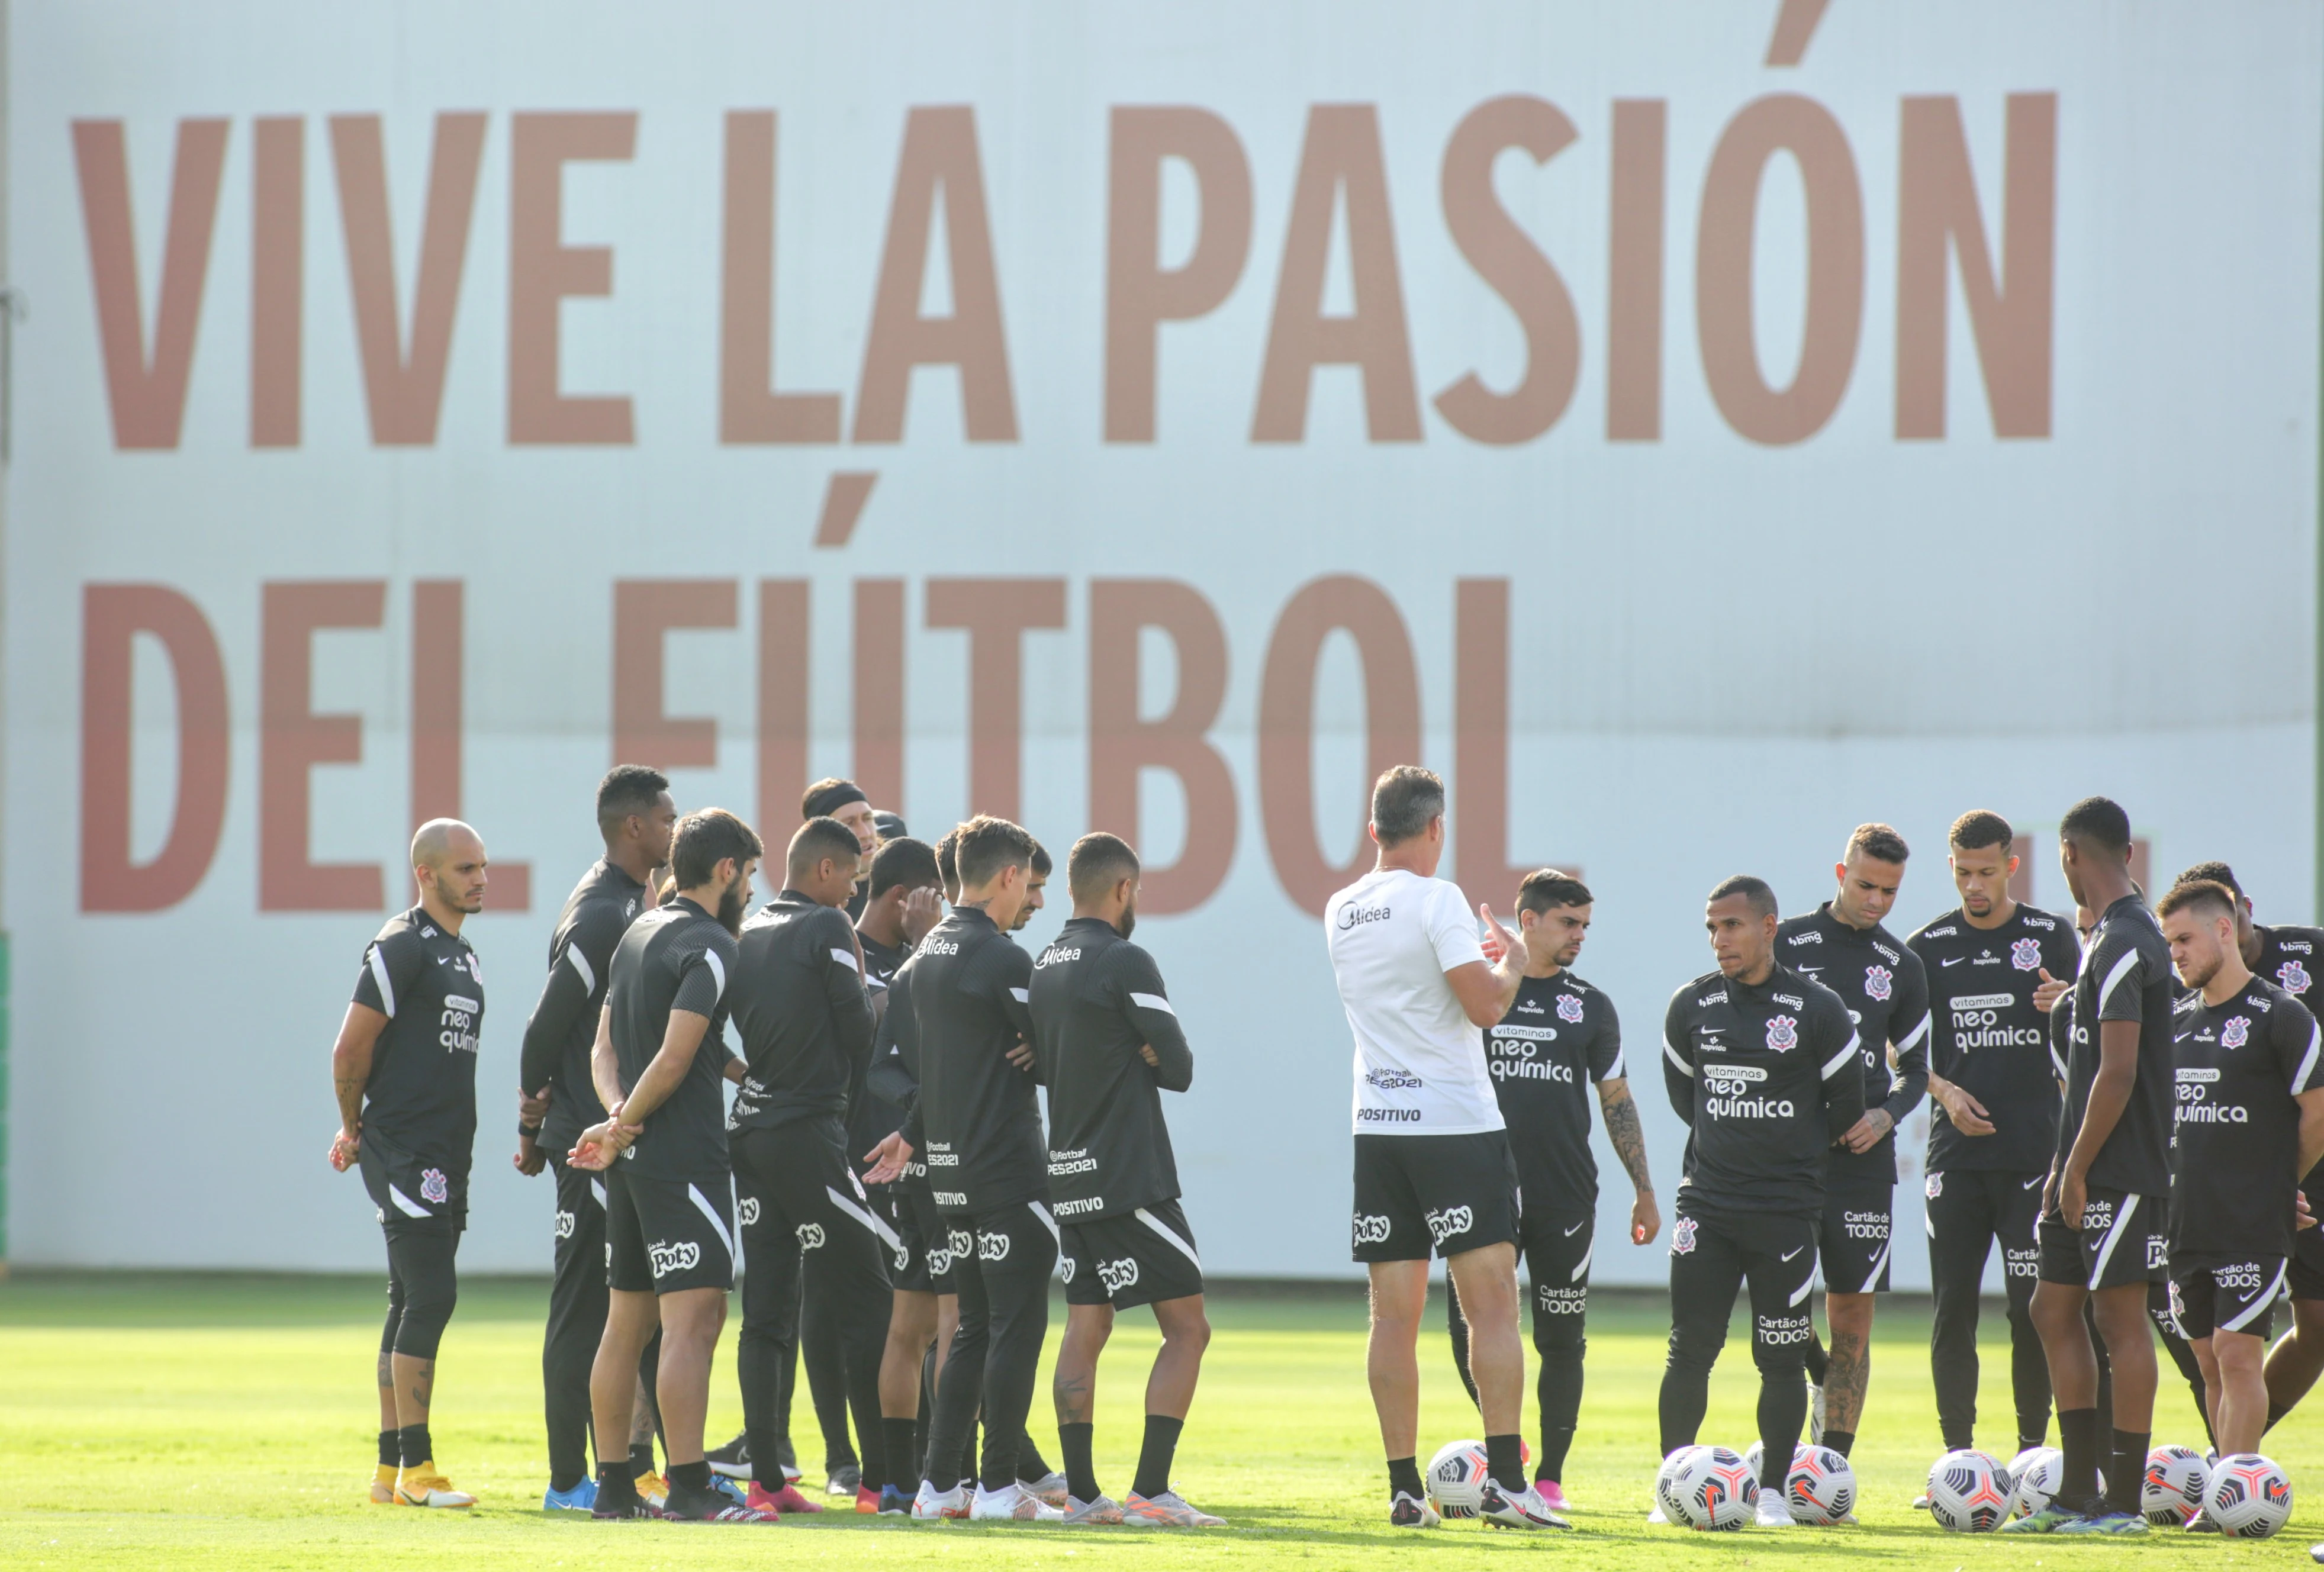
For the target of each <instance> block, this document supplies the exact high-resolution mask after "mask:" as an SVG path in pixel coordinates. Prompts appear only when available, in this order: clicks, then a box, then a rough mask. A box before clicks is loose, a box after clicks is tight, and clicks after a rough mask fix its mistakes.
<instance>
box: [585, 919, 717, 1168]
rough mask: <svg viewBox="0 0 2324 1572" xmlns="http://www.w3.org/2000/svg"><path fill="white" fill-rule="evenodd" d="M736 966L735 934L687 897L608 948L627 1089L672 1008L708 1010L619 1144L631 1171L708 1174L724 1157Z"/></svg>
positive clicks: (617, 1045)
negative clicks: (683, 1065)
mask: <svg viewBox="0 0 2324 1572" xmlns="http://www.w3.org/2000/svg"><path fill="white" fill-rule="evenodd" d="M735 966H736V960H735V950H734V935H733V934H732V933H728V932H727V931H726V929H725V925H724V924H722V923H720V922H719V921H718V919H717V918H715V917H714V916H712V915H710V914H709V913H708V912H705V911H704V910H703V909H702V908H701V907H700V906H696V905H695V904H694V903H693V902H692V901H690V900H686V899H684V898H679V899H677V900H673V901H671V902H670V903H669V905H668V906H656V907H655V908H654V909H653V910H652V911H650V912H648V913H646V914H645V915H643V916H641V917H640V918H639V919H638V920H637V921H636V922H634V923H632V924H630V929H629V932H628V933H624V934H622V942H621V943H620V944H618V945H616V946H615V947H614V949H613V968H612V972H611V975H610V978H609V979H608V980H607V982H606V985H605V1007H606V1008H607V1009H608V1010H609V1011H611V1012H612V1016H613V1020H612V1026H613V1053H614V1057H615V1059H616V1060H617V1062H618V1063H619V1068H620V1072H621V1081H622V1093H623V1095H624V1096H626V1095H627V1094H628V1093H629V1092H630V1091H631V1090H632V1089H634V1088H635V1087H636V1086H637V1084H638V1078H639V1077H640V1076H641V1075H643V1074H644V1073H645V1072H646V1067H647V1066H648V1065H650V1064H651V1063H652V1062H654V1056H655V1055H656V1054H658V1053H660V1052H661V1043H662V1038H663V1036H664V1035H665V1034H667V1033H668V1032H669V1016H670V1012H671V1011H672V1010H685V1011H688V1012H690V1013H691V1014H694V1015H697V1016H708V1017H709V1019H710V1027H709V1030H707V1031H705V1032H704V1033H703V1034H702V1042H701V1044H700V1046H698V1047H696V1049H695V1051H694V1062H693V1063H692V1064H690V1065H688V1066H687V1071H686V1076H685V1079H684V1080H680V1081H679V1082H678V1089H677V1090H675V1091H673V1092H671V1093H670V1094H669V1099H667V1100H666V1101H664V1102H663V1104H662V1105H661V1106H660V1107H659V1108H656V1109H654V1111H653V1112H652V1113H650V1114H648V1115H647V1116H646V1123H645V1134H643V1135H640V1136H639V1137H638V1138H637V1142H636V1144H635V1145H632V1146H631V1147H630V1149H629V1150H628V1151H626V1152H624V1153H622V1161H624V1162H627V1163H634V1164H635V1165H636V1166H635V1168H634V1169H633V1170H632V1172H637V1173H641V1174H646V1175H650V1176H651V1177H654V1178H659V1179H684V1180H688V1181H694V1180H715V1179H721V1178H723V1177H724V1175H725V1174H726V1172H727V1171H728V1170H727V1165H726V1098H725V1094H724V1091H723V1090H722V1086H723V1084H724V1080H725V1074H724V1068H725V1063H726V1059H727V1053H726V1044H725V1042H724V1027H725V1022H726V989H727V985H728V982H729V980H730V979H732V978H733V975H734V971H735Z"/></svg>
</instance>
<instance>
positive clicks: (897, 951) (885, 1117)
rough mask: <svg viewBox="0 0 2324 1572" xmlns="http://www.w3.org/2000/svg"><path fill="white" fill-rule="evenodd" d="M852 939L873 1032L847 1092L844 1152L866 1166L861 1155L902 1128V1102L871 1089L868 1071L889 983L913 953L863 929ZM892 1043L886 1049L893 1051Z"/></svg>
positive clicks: (874, 1054)
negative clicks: (859, 959) (856, 946)
mask: <svg viewBox="0 0 2324 1572" xmlns="http://www.w3.org/2000/svg"><path fill="white" fill-rule="evenodd" d="M855 942H857V943H858V944H860V945H862V947H863V988H864V992H865V993H867V994H868V995H870V996H871V1016H872V1021H873V1023H874V1035H873V1040H872V1049H871V1053H870V1054H868V1055H866V1057H865V1059H864V1070H863V1072H862V1073H860V1074H858V1075H857V1076H856V1078H855V1080H854V1082H853V1085H852V1086H851V1087H850V1088H849V1089H848V1093H847V1154H848V1160H849V1161H850V1162H853V1163H856V1164H857V1166H859V1167H862V1166H865V1164H864V1163H863V1162H862V1158H863V1154H865V1153H866V1152H869V1151H870V1150H871V1148H872V1147H874V1146H877V1145H879V1144H880V1143H881V1142H882V1141H884V1140H886V1139H887V1138H888V1137H889V1136H890V1135H894V1134H895V1133H896V1132H897V1131H898V1130H900V1129H902V1128H903V1127H904V1109H903V1105H902V1104H901V1103H897V1102H891V1101H890V1100H889V1099H887V1098H885V1097H882V1096H881V1095H880V1093H878V1092H876V1091H874V1090H872V1089H871V1085H870V1080H869V1073H870V1070H871V1064H872V1062H874V1061H875V1060H876V1059H877V1058H878V1057H879V1055H880V1054H881V1052H882V1048H881V1038H880V1036H879V1035H878V1032H877V1026H878V1023H879V1021H880V1020H881V1016H884V1015H885V1013H886V1011H887V1007H888V984H889V981H890V979H892V978H893V977H894V976H895V975H896V970H897V968H899V967H900V966H902V965H903V964H904V962H905V961H907V960H908V959H909V958H910V956H911V953H912V948H911V946H910V945H908V944H905V945H899V946H896V947H894V948H890V946H888V945H885V944H882V943H881V942H880V941H878V940H877V939H874V938H872V937H871V936H870V935H869V934H867V933H864V932H863V931H862V929H860V928H859V929H857V930H856V931H855ZM893 1046H894V1044H893V1043H892V1042H890V1043H888V1048H889V1049H890V1050H892V1048H893Z"/></svg>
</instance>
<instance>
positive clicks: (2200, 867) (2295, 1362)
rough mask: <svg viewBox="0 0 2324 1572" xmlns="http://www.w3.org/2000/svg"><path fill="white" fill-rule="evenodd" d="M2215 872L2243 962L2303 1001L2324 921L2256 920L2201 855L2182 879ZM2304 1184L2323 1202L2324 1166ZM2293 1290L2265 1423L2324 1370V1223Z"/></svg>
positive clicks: (2272, 1361)
mask: <svg viewBox="0 0 2324 1572" xmlns="http://www.w3.org/2000/svg"><path fill="white" fill-rule="evenodd" d="M2206 878H2208V879H2212V880H2215V881H2216V882H2218V883H2219V884H2223V885H2225V886H2227V890H2228V892H2229V893H2230V894H2231V895H2233V896H2235V897H2236V948H2237V950H2238V951H2239V952H2240V953H2241V954H2242V956H2243V961H2244V965H2245V967H2246V968H2247V969H2248V970H2250V971H2252V972H2253V973H2254V974H2255V975H2256V976H2260V977H2264V978H2266V979H2268V980H2269V981H2270V982H2273V983H2274V984H2275V985H2276V986H2277V987H2278V988H2282V989H2283V991H2284V992H2286V993H2288V994H2290V995H2291V996H2292V997H2294V998H2296V999H2299V1000H2300V1001H2301V1003H2302V1004H2306V1003H2307V1001H2308V993H2309V990H2310V988H2313V987H2314V986H2315V983H2316V972H2317V968H2318V964H2319V961H2318V958H2319V956H2324V928H2295V927H2291V926H2288V925H2276V924H2271V925H2269V926H2267V927H2262V926H2261V925H2260V924H2257V923H2255V922H2254V921H2252V903H2251V896H2247V895H2246V894H2245V893H2244V887H2243V886H2242V885H2241V884H2239V883H2237V882H2236V875H2235V870H2234V869H2231V868H2229V867H2228V866H2227V864H2226V863H2224V862H2199V863H2197V864H2195V866H2194V867H2192V868H2190V869H2188V870H2187V871H2186V872H2184V873H2182V874H2181V875H2180V876H2179V878H2178V883H2180V884H2190V883H2192V882H2194V881H2195V880H2198V879H2206ZM2301 1190H2303V1191H2305V1192H2306V1193H2307V1194H2308V1195H2309V1196H2310V1197H2311V1198H2313V1200H2315V1201H2316V1202H2317V1203H2318V1204H2319V1205H2324V1172H2310V1173H2309V1174H2308V1175H2307V1177H2306V1178H2304V1179H2303V1180H2302V1181H2301ZM2286 1281H2287V1285H2288V1286H2289V1288H2290V1290H2291V1293H2292V1327H2291V1329H2290V1330H2288V1331H2286V1332H2285V1333H2284V1334H2283V1336H2282V1338H2280V1339H2278V1341H2277V1342H2276V1345H2275V1347H2273V1348H2272V1349H2270V1350H2269V1351H2268V1356H2267V1393H2268V1405H2267V1422H2268V1426H2269V1428H2270V1429H2273V1428H2274V1425H2275V1422H2276V1421H2277V1420H2281V1419H2282V1417H2283V1416H2284V1415H2285V1414H2288V1413H2290V1412H2291V1411H2292V1409H2293V1408H2294V1407H2295V1406H2297V1405H2298V1403H2299V1402H2300V1400H2301V1398H2303V1397H2305V1396H2307V1395H2308V1393H2309V1391H2310V1388H2312V1387H2313V1386H2314V1385H2315V1384H2316V1379H2317V1377H2318V1376H2319V1375H2324V1229H2319V1228H2301V1230H2299V1232H2298V1233H2296V1234H2294V1235H2293V1236H2292V1268H2291V1271H2290V1273H2289V1274H2288V1276H2287V1279H2286Z"/></svg>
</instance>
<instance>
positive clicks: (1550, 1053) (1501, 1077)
mask: <svg viewBox="0 0 2324 1572" xmlns="http://www.w3.org/2000/svg"><path fill="white" fill-rule="evenodd" d="M1485 1068H1486V1070H1487V1071H1489V1073H1490V1074H1491V1075H1492V1078H1493V1095H1494V1096H1495V1097H1497V1098H1499V1099H1500V1104H1501V1117H1502V1118H1503V1119H1504V1120H1506V1121H1507V1122H1508V1128H1509V1151H1510V1153H1511V1154H1513V1155H1514V1156H1515V1157H1516V1158H1517V1193H1518V1194H1519V1195H1520V1196H1521V1197H1522V1198H1523V1204H1524V1206H1525V1209H1526V1211H1528V1212H1536V1213H1539V1214H1541V1215H1543V1216H1545V1217H1568V1216H1572V1217H1586V1216H1588V1215H1590V1214H1591V1212H1594V1211H1595V1210H1596V1209H1597V1207H1598V1160H1597V1159H1596V1158H1595V1157H1593V1156H1591V1153H1590V1093H1589V1091H1588V1090H1587V1088H1588V1087H1591V1086H1596V1085H1598V1084H1599V1083H1600V1082H1602V1081H1609V1080H1621V1079H1622V1078H1623V1077H1624V1076H1625V1075H1626V1074H1627V1073H1628V1071H1626V1070H1625V1068H1624V1067H1623V1063H1622V1023H1621V1022H1620V1020H1618V1018H1617V1017H1616V1016H1615V1014H1614V1001H1613V1000H1612V999H1609V998H1608V997H1606V996H1605V995H1604V994H1603V993H1600V991H1599V990H1598V989H1596V988H1592V987H1591V986H1590V984H1588V983H1586V982H1584V981H1582V979H1580V978H1578V977H1576V976H1574V975H1573V974H1572V972H1570V971H1561V972H1559V973H1558V974H1557V975H1556V976H1554V977H1528V978H1526V979H1525V980H1524V981H1522V982H1520V983H1518V984H1517V997H1516V998H1514V999H1512V1000H1511V1001H1510V1002H1509V1010H1508V1014H1507V1015H1505V1016H1502V1017H1501V1022H1500V1025H1498V1026H1495V1027H1493V1028H1492V1029H1491V1030H1489V1031H1488V1032H1487V1033H1486V1034H1485Z"/></svg>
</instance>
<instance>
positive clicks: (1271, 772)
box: [1259, 575, 1420, 916]
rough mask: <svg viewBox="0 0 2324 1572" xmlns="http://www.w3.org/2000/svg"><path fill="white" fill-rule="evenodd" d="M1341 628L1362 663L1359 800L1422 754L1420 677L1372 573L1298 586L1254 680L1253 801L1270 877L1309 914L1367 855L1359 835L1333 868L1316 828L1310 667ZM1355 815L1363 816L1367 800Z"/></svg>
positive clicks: (1399, 620) (1400, 624)
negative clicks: (1390, 771)
mask: <svg viewBox="0 0 2324 1572" xmlns="http://www.w3.org/2000/svg"><path fill="white" fill-rule="evenodd" d="M1335 630H1346V631H1347V632H1348V633H1349V634H1351V635H1352V636H1353V637H1354V639H1355V641H1356V650H1357V653H1358V654H1359V655H1360V657H1361V658H1362V661H1363V667H1364V717H1365V719H1364V740H1365V749H1364V751H1365V757H1366V758H1367V760H1368V763H1367V764H1366V766H1365V776H1364V779H1363V781H1362V783H1361V786H1360V793H1361V796H1362V798H1363V800H1364V802H1365V803H1366V804H1369V800H1370V785H1371V781H1372V779H1373V777H1376V776H1378V775H1379V772H1380V771H1382V770H1384V769H1387V768H1389V767H1390V766H1391V765H1397V764H1410V763H1414V762H1416V761H1417V760H1418V759H1419V758H1420V675H1419V672H1418V669H1417V668H1416V666H1415V665H1414V662H1413V656H1412V639H1411V636H1410V635H1409V634H1408V633H1407V632H1406V630H1405V626H1404V618H1403V616H1402V615H1401V614H1400V613H1398V612H1397V609H1396V602H1394V601H1392V600H1390V599H1389V598H1388V593H1387V592H1386V591H1384V590H1382V589H1381V588H1380V587H1379V585H1378V584H1374V583H1372V582H1371V581H1370V580H1369V579H1363V578H1357V577H1354V576H1352V575H1333V576H1331V577H1328V578H1319V579H1314V580H1311V581H1309V582H1308V583H1307V584H1304V585H1302V586H1301V587H1300V589H1299V591H1298V593H1296V594H1294V595H1293V596H1292V597H1291V599H1290V601H1289V602H1288V603H1286V605H1285V606H1284V608H1283V614H1282V615H1281V616H1280V617H1278V618H1277V620H1276V623H1275V632H1274V634H1273V636H1272V637H1270V638H1269V639H1268V644H1267V664H1266V667H1265V670H1264V671H1263V673H1262V674H1261V676H1260V679H1259V819H1260V822H1261V823H1262V824H1263V825H1264V826H1265V828H1266V832H1267V850H1268V856H1269V857H1270V858H1272V859H1273V860H1274V863H1275V876H1276V878H1277V879H1279V880H1280V881H1281V882H1282V885H1283V889H1284V893H1285V894H1286V895H1288V896H1290V897H1291V899H1292V901H1293V902H1294V903H1295V904H1296V906H1299V908H1300V909H1301V910H1302V911H1305V912H1308V913H1310V914H1312V915H1315V916H1321V915H1323V906H1324V903H1325V902H1326V901H1328V900H1330V899H1331V898H1332V895H1333V892H1334V891H1336V890H1338V889H1339V888H1341V887H1342V886H1344V885H1346V884H1349V883H1350V882H1351V881H1352V880H1354V879H1355V878H1356V877H1357V876H1358V874H1360V872H1361V871H1362V870H1363V869H1364V867H1365V865H1366V864H1368V863H1369V862H1370V860H1371V858H1372V848H1371V846H1370V844H1369V841H1366V840H1364V839H1362V838H1361V837H1359V838H1358V840H1357V842H1356V849H1355V851H1354V853H1353V855H1351V857H1350V858H1349V860H1347V861H1346V862H1345V863H1342V864H1340V865H1338V866H1336V867H1335V866H1334V865H1333V864H1332V863H1331V862H1329V861H1326V860H1325V859H1324V856H1323V850H1322V847H1321V844H1320V842H1319V841H1318V839H1317V835H1316V824H1315V808H1314V802H1315V795H1314V768H1315V766H1314V731H1315V725H1314V722H1315V666H1316V660H1317V657H1319V656H1320V655H1321V654H1322V653H1323V640H1324V639H1325V638H1326V637H1328V636H1329V635H1330V634H1332V633H1333V631H1335ZM1359 813H1360V816H1359V821H1358V822H1359V823H1362V822H1363V817H1364V816H1366V815H1368V814H1369V806H1367V807H1366V808H1364V809H1362V810H1360V811H1359Z"/></svg>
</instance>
